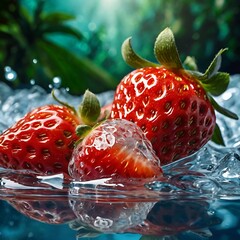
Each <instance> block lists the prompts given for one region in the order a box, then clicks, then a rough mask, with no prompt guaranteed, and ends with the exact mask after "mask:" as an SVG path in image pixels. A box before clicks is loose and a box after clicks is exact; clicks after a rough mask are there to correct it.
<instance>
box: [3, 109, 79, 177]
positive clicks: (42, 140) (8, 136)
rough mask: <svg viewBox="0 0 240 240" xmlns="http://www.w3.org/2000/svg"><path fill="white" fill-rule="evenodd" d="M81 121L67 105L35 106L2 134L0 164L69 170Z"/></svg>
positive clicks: (36, 169) (41, 170)
mask: <svg viewBox="0 0 240 240" xmlns="http://www.w3.org/2000/svg"><path fill="white" fill-rule="evenodd" d="M78 124H79V118H78V117H77V116H76V115H75V113H74V112H73V111H72V109H70V108H68V107H66V106H59V105H47V106H42V107H39V108H36V109H34V110H33V111H31V112H29V113H27V114H26V115H25V116H24V117H23V118H22V119H20V120H19V121H18V122H17V123H16V124H15V125H13V126H12V127H11V128H9V129H7V130H6V131H5V132H3V133H2V134H1V135H0V166H1V167H4V168H10V169H29V170H32V171H34V172H38V173H43V174H52V173H60V172H65V173H68V172H67V171H68V162H69V160H70V158H71V155H72V151H73V148H74V143H75V142H76V141H77V139H78V136H77V135H76V133H75V129H76V127H77V125H78Z"/></svg>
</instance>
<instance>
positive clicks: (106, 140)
mask: <svg viewBox="0 0 240 240" xmlns="http://www.w3.org/2000/svg"><path fill="white" fill-rule="evenodd" d="M69 173H70V175H71V176H72V177H73V178H76V179H80V180H92V179H98V178H105V177H112V178H119V177H125V178H153V177H157V176H161V174H162V170H161V167H160V165H159V161H158V158H157V157H156V156H155V154H154V152H153V150H152V147H151V144H150V142H149V141H148V140H147V139H146V137H145V136H144V134H143V133H142V131H141V129H140V128H139V127H138V126H137V125H136V124H134V123H132V122H130V121H127V120H123V119H108V120H106V121H104V122H102V123H100V124H99V125H97V126H96V127H94V128H93V129H92V130H90V133H88V134H87V135H86V136H85V138H84V139H83V140H82V142H81V143H79V144H78V145H77V147H76V148H75V150H74V152H73V156H72V160H71V162H70V165H69Z"/></svg>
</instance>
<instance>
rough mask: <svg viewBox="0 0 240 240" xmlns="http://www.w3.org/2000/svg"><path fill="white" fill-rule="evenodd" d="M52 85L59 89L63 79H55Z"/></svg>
mask: <svg viewBox="0 0 240 240" xmlns="http://www.w3.org/2000/svg"><path fill="white" fill-rule="evenodd" d="M52 83H53V87H54V88H59V87H60V86H61V83H62V79H61V78H60V77H54V78H53V80H52Z"/></svg>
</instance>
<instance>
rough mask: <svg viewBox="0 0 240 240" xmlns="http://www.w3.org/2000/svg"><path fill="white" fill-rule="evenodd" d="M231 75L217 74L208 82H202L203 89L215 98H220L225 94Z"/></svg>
mask: <svg viewBox="0 0 240 240" xmlns="http://www.w3.org/2000/svg"><path fill="white" fill-rule="evenodd" d="M229 79H230V77H229V74H228V73H224V72H217V73H216V74H215V75H213V76H212V77H211V78H209V79H208V80H207V81H203V82H202V86H203V88H204V89H205V90H206V91H207V92H209V93H211V94H212V95H213V96H219V95H221V94H222V93H224V92H225V90H226V89H227V87H228V84H229Z"/></svg>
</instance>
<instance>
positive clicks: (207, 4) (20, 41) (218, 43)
mask: <svg viewBox="0 0 240 240" xmlns="http://www.w3.org/2000/svg"><path fill="white" fill-rule="evenodd" d="M239 9H240V4H239V1H238V0H208V1H199V0H182V1H176V0H168V1H164V0H158V1H151V0H88V1H83V0H68V1H61V0H45V1H44V0H1V2H0V16H1V17H0V81H4V82H7V84H9V85H10V86H11V87H13V88H22V87H29V86H31V85H33V84H38V85H41V86H42V87H44V88H45V89H51V87H53V86H54V87H65V88H67V89H68V90H69V91H70V93H72V94H74V95H75V94H82V93H83V92H84V91H85V89H86V88H89V89H90V90H91V91H93V92H96V93H97V92H102V91H107V90H110V89H114V88H115V87H116V85H117V84H118V82H119V81H120V80H121V79H122V77H123V76H124V75H125V74H127V73H128V72H129V71H131V70H132V69H130V68H129V67H128V66H127V65H126V64H125V63H124V61H123V60H122V57H121V52H120V49H121V44H122V42H123V41H124V40H125V39H126V38H127V37H129V36H132V44H133V48H134V49H135V50H136V52H137V53H138V54H139V55H141V56H142V57H144V58H147V59H149V60H152V61H155V58H154V54H153V44H154V41H155V38H156V37H157V35H158V33H159V32H160V31H162V30H163V29H164V28H165V27H167V26H169V27H171V28H172V30H173V32H174V34H175V38H176V43H177V46H178V49H179V52H180V56H181V59H182V60H184V59H185V57H186V56H188V55H190V56H194V57H195V58H196V60H197V64H198V67H199V70H200V71H204V70H205V68H206V67H207V66H208V64H209V62H210V61H211V60H212V58H213V57H214V56H215V54H216V53H217V52H218V50H219V49H221V48H225V47H228V49H229V50H228V51H227V52H226V53H225V54H224V57H223V61H222V68H221V70H222V71H227V72H229V73H230V74H235V73H239V72H240V70H239V66H240V58H239V56H240V44H239V40H240V28H239V19H240V11H239Z"/></svg>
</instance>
